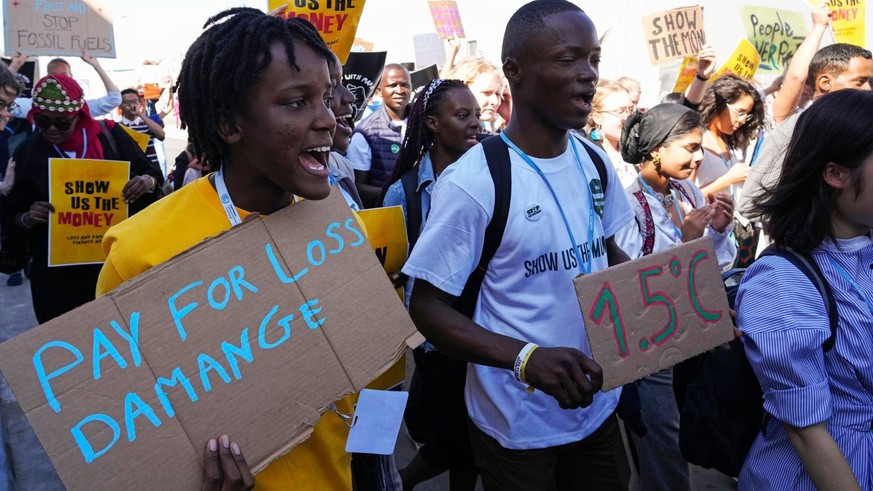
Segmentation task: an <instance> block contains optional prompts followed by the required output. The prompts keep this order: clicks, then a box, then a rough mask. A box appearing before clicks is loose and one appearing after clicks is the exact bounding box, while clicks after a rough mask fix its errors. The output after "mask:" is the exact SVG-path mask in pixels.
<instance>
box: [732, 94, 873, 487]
mask: <svg viewBox="0 0 873 491" xmlns="http://www.w3.org/2000/svg"><path fill="white" fill-rule="evenodd" d="M871 115H873V93H871V92H867V91H857V90H843V91H838V92H835V93H832V94H829V95H826V96H824V97H821V98H820V99H818V100H817V101H816V102H815V103H814V104H813V105H812V106H811V107H810V108H809V109H808V110H807V111H806V112H804V113H803V114H802V115H801V116H800V119H799V120H798V122H797V126H796V128H795V130H794V135H793V137H792V139H791V143H790V144H789V146H788V150H787V153H786V155H785V164H784V169H783V171H782V175H781V176H780V178H779V181H778V183H777V184H776V185H775V187H774V188H773V189H771V190H769V192H768V193H767V194H766V195H765V197H763V199H762V200H761V201H760V202H759V203H757V205H756V207H757V209H758V211H759V212H761V214H762V215H764V216H765V217H766V218H768V222H769V223H767V232H768V234H769V235H770V236H771V237H772V238H773V241H774V242H775V243H776V244H778V245H780V246H783V247H791V248H793V249H794V250H796V251H797V252H800V253H809V254H811V255H812V257H813V259H814V260H815V262H816V264H818V266H819V267H820V269H821V270H822V272H823V274H824V277H825V279H826V280H827V282H828V284H829V285H830V287H831V289H832V290H833V293H834V297H835V300H836V304H837V313H838V315H839V324H838V328H837V333H836V344H835V346H834V348H833V349H831V350H828V351H827V352H825V350H823V349H822V344H823V343H824V342H825V341H826V340H827V339H828V338H829V337H830V335H831V332H830V325H829V322H828V316H827V313H826V311H825V305H824V301H823V299H822V295H821V294H820V293H819V292H818V290H817V289H816V288H815V287H814V286H813V285H812V283H811V282H810V281H809V280H808V279H807V278H806V277H805V276H804V275H803V273H801V272H800V271H799V270H798V269H797V268H795V267H794V266H793V265H791V263H789V262H788V261H787V260H785V259H782V258H780V257H774V256H768V257H763V258H761V259H759V260H758V261H757V262H755V264H753V265H752V267H750V268H749V270H748V272H747V273H746V276H745V278H744V280H743V283H742V285H741V286H740V290H739V294H738V296H737V322H738V326H739V328H740V330H741V331H742V332H743V343H744V344H745V347H746V352H747V355H748V357H749V361H750V362H751V364H752V367H753V368H754V369H755V372H756V374H757V375H758V380H759V381H760V382H761V387H762V389H763V391H764V409H765V410H766V411H767V412H768V413H769V414H770V415H772V418H770V420H769V422H768V423H767V425H766V428H764V431H762V433H761V434H760V435H759V436H758V438H757V440H756V441H755V443H754V444H753V445H752V449H751V451H750V452H749V455H748V457H747V458H746V462H745V465H744V466H743V470H742V472H741V473H740V478H739V489H740V490H745V489H749V490H760V489H767V490H782V489H784V490H788V489H790V490H798V489H801V490H806V489H810V490H812V489H834V490H841V491H842V490H856V489H865V490H867V489H873V431H871V429H873V349H871V347H873V270H871V267H873V265H871V263H873V239H871V227H873V192H870V191H869V190H867V189H866V188H867V186H873V124H871V123H873V119H871Z"/></svg>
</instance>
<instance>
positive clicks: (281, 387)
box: [0, 193, 418, 491]
mask: <svg viewBox="0 0 873 491" xmlns="http://www.w3.org/2000/svg"><path fill="white" fill-rule="evenodd" d="M415 332H416V331H415V327H414V326H413V325H412V322H411V321H410V319H409V317H408V316H407V314H406V311H405V309H404V308H403V304H402V302H400V301H399V300H398V299H397V295H396V294H395V293H394V291H393V289H392V288H391V283H390V282H389V281H388V279H387V277H386V275H385V272H384V271H383V270H382V267H381V265H380V264H379V261H378V260H377V259H376V256H375V255H374V254H373V251H372V249H371V248H370V246H369V244H367V241H366V240H365V238H364V235H363V233H362V231H361V230H360V227H359V226H358V224H357V221H356V220H355V219H354V218H353V217H352V215H351V212H350V211H349V208H348V205H347V204H346V203H345V200H343V198H342V197H341V196H340V195H339V193H333V194H331V195H330V196H329V197H328V198H327V199H325V200H323V201H311V200H305V201H303V202H300V203H297V204H295V205H294V206H290V207H288V208H286V209H284V210H282V211H279V212H277V213H274V214H272V215H270V216H269V217H266V218H263V219H249V220H247V221H245V222H244V223H242V224H241V225H239V226H237V227H234V228H233V229H231V230H230V231H228V232H225V233H223V234H221V235H219V236H217V237H215V238H212V239H208V240H206V241H204V242H201V243H200V244H198V245H197V246H194V247H193V248H191V249H189V250H188V251H186V252H184V253H182V254H180V255H179V256H177V257H176V258H174V259H172V260H170V261H168V262H166V263H164V264H161V265H159V266H156V267H154V268H152V269H151V270H149V271H147V272H145V273H143V274H142V275H140V276H137V277H135V278H133V279H132V280H130V281H128V282H125V283H124V284H122V285H121V286H119V287H118V288H117V289H116V290H114V291H113V292H111V293H110V294H108V295H106V296H103V297H100V298H98V299H97V300H95V301H93V302H90V303H88V304H86V305H84V306H82V307H80V308H78V309H76V310H74V311H72V312H70V313H68V314H66V315H64V316H61V317H59V318H56V319H54V320H52V321H50V322H48V323H46V324H43V325H41V326H39V327H37V328H35V329H33V330H30V331H28V332H26V333H24V334H21V335H20V336H18V337H16V338H13V339H12V340H10V341H7V342H6V343H3V344H2V345H0V370H2V371H3V374H4V375H5V376H6V378H7V380H8V381H9V385H10V386H11V388H12V390H13V392H14V393H15V396H16V397H17V398H18V401H19V402H20V403H21V407H22V409H23V410H24V412H25V414H26V415H27V418H28V419H29V420H30V423H31V424H32V426H33V428H34V430H35V431H36V434H37V436H38V437H39V439H40V442H41V443H42V444H43V446H44V447H45V449H46V452H47V454H48V455H49V457H50V458H51V460H52V463H53V464H54V466H55V468H56V469H57V471H58V474H59V475H60V477H61V479H62V480H63V481H64V484H65V486H66V487H67V489H69V490H71V491H73V490H78V489H88V490H94V489H107V490H109V489H112V490H114V489H142V488H143V487H148V488H149V489H168V490H169V489H179V490H190V489H199V488H200V485H201V480H202V468H201V463H200V462H201V461H202V457H203V450H204V448H205V445H206V442H207V441H208V439H210V438H214V437H215V436H216V435H218V434H220V433H227V434H230V435H233V438H234V439H235V440H236V441H238V442H239V443H240V446H241V447H242V448H243V449H245V455H246V459H247V460H248V462H249V464H250V465H251V467H252V468H253V469H254V471H255V472H257V471H259V470H261V469H263V468H264V467H265V466H266V465H267V464H268V463H269V462H270V461H271V460H273V459H275V458H277V457H279V456H281V455H282V454H284V453H287V452H288V451H290V450H291V449H292V448H293V447H294V446H295V445H297V444H299V443H301V442H303V441H304V440H306V438H308V436H309V434H310V433H311V431H312V426H313V425H314V424H315V423H316V422H317V421H318V420H319V417H320V414H321V413H323V412H324V411H325V409H326V408H328V407H329V405H330V404H331V403H332V402H334V401H336V400H338V399H339V398H341V397H342V396H343V395H345V394H347V393H349V392H352V391H359V390H361V389H362V388H364V386H366V385H367V384H368V383H369V382H370V381H371V380H373V379H374V378H376V377H377V376H378V375H379V374H380V373H382V372H384V371H385V370H387V369H388V368H389V367H391V366H392V365H393V364H394V363H395V361H396V360H398V359H399V358H400V357H401V355H403V353H404V352H405V350H406V346H407V339H408V338H411V337H415V338H418V336H417V335H416V334H415ZM413 342H415V341H413ZM145 483H148V484H145Z"/></svg>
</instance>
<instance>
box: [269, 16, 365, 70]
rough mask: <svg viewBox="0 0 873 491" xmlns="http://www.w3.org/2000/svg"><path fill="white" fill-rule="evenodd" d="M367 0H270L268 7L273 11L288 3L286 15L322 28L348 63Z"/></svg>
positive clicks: (332, 44)
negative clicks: (302, 19)
mask: <svg viewBox="0 0 873 491" xmlns="http://www.w3.org/2000/svg"><path fill="white" fill-rule="evenodd" d="M366 1H367V0H323V1H321V2H318V1H314V0H309V1H300V0H295V1H293V2H290V1H285V0H269V1H268V2H267V11H271V10H273V9H275V8H276V7H279V6H281V5H288V9H287V10H286V11H285V14H284V17H285V18H286V19H288V18H291V17H302V18H304V19H306V20H308V21H309V22H312V25H314V26H315V28H316V29H318V32H320V33H321V37H322V38H324V42H325V43H327V46H328V47H329V48H330V50H331V51H333V52H334V54H335V55H337V57H338V58H339V60H340V63H345V62H346V59H347V58H348V56H349V52H351V50H352V44H354V42H355V33H356V32H358V22H359V21H360V20H361V13H362V12H363V11H364V3H365V2H366Z"/></svg>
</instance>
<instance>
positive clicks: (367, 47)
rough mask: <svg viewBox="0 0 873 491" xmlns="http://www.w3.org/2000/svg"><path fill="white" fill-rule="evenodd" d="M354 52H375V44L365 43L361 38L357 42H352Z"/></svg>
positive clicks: (356, 39)
mask: <svg viewBox="0 0 873 491" xmlns="http://www.w3.org/2000/svg"><path fill="white" fill-rule="evenodd" d="M352 51H358V52H361V51H364V52H367V51H373V43H371V42H370V41H365V40H363V39H361V38H355V40H354V41H353V42H352Z"/></svg>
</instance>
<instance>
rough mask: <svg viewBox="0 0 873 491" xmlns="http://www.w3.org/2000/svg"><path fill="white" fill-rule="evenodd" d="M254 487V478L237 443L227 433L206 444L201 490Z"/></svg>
mask: <svg viewBox="0 0 873 491" xmlns="http://www.w3.org/2000/svg"><path fill="white" fill-rule="evenodd" d="M253 487H255V478H254V477H252V471H251V470H250V469H249V464H248V463H247V462H246V459H245V457H243V455H242V451H240V449H239V445H237V444H236V442H231V441H230V438H228V436H227V435H221V437H219V438H218V440H215V439H213V440H209V442H208V443H207V444H206V457H205V458H204V466H203V486H202V488H201V491H236V490H249V489H252V488H253Z"/></svg>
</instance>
